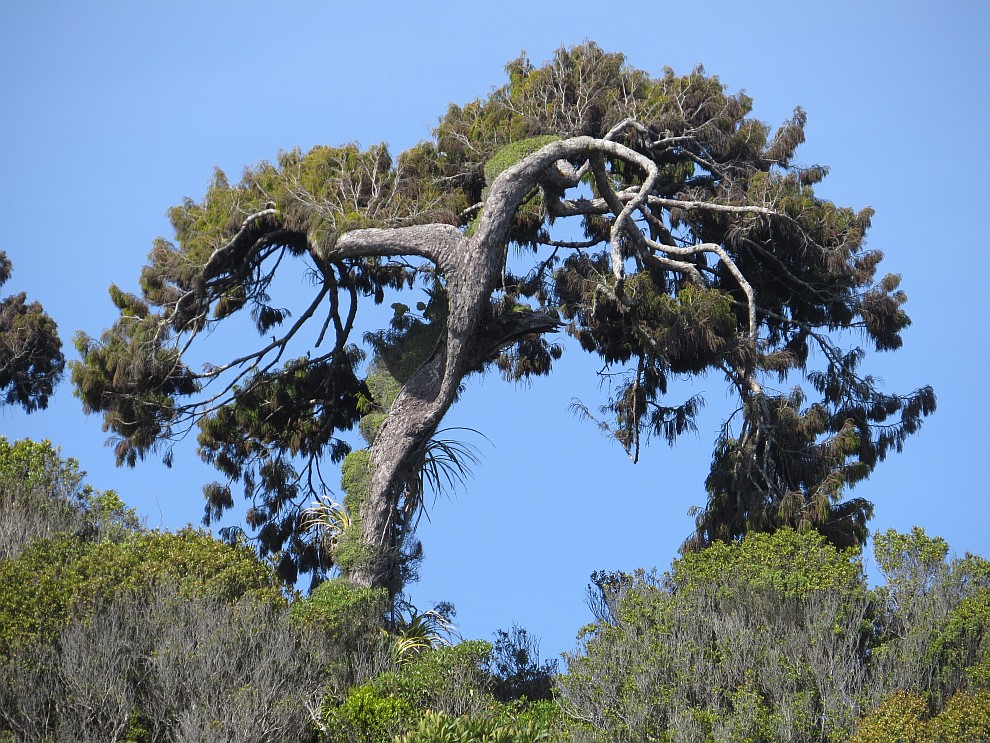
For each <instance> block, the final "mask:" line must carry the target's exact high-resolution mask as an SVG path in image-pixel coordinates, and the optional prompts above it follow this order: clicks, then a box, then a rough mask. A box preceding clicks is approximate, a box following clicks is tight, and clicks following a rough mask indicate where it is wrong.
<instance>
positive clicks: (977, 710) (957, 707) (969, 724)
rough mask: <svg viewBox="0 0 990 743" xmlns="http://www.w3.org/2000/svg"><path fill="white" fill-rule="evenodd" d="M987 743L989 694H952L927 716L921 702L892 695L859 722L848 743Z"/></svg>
mask: <svg viewBox="0 0 990 743" xmlns="http://www.w3.org/2000/svg"><path fill="white" fill-rule="evenodd" d="M984 740H990V692H987V691H982V690H981V691H976V692H963V691H960V692H956V693H955V694H953V695H952V697H950V698H949V700H948V701H947V702H946V705H945V708H944V709H943V710H942V711H941V712H939V713H938V714H937V715H934V716H932V717H929V706H928V704H927V703H926V702H925V700H924V699H923V698H922V697H921V696H919V695H917V694H912V693H910V692H895V693H894V694H892V695H891V696H890V697H889V698H888V699H886V700H885V701H884V702H883V704H881V705H880V706H879V707H877V708H876V709H875V710H873V712H871V713H870V714H869V715H868V716H867V717H866V718H864V719H863V721H862V722H861V723H860V725H859V727H858V728H857V730H856V734H855V735H854V736H853V737H852V738H851V741H852V743H972V742H973V741H984Z"/></svg>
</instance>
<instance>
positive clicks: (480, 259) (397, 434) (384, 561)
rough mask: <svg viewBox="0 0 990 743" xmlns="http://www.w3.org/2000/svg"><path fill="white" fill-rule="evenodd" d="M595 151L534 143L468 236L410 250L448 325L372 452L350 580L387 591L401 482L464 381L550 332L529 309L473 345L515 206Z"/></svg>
mask: <svg viewBox="0 0 990 743" xmlns="http://www.w3.org/2000/svg"><path fill="white" fill-rule="evenodd" d="M598 147H603V148H605V149H609V150H610V149H614V148H615V147H616V145H614V143H611V142H604V141H602V140H594V139H591V138H589V137H575V138H573V139H569V140H562V141H557V142H553V143H551V144H549V145H547V146H545V147H543V148H542V149H540V150H538V151H537V152H535V153H533V154H531V155H529V156H527V157H525V158H524V159H522V160H521V161H520V162H518V163H516V164H515V165H513V166H511V167H509V168H507V169H506V170H505V171H504V172H502V173H501V174H500V175H499V177H498V178H496V179H495V182H494V183H493V184H491V187H490V190H489V194H488V198H487V199H486V201H485V205H484V212H483V214H482V217H481V220H480V222H479V224H478V227H477V230H476V231H475V233H474V235H473V236H472V237H471V238H468V237H466V236H464V235H463V234H461V233H459V232H456V237H454V236H453V235H451V234H449V233H446V234H445V235H444V239H442V240H439V241H438V242H437V244H434V245H430V246H429V248H426V247H425V245H424V243H423V242H419V243H418V244H417V247H418V248H419V250H420V254H421V255H427V254H428V255H429V257H430V259H431V260H433V261H434V262H435V263H436V265H437V268H438V270H439V272H440V274H441V275H442V276H443V277H444V279H445V280H446V289H447V298H448V315H447V327H446V329H445V333H444V336H443V340H442V342H441V343H438V345H437V349H436V351H435V353H434V355H433V356H432V357H431V358H430V359H429V360H428V361H427V362H426V363H425V364H424V365H423V366H422V367H421V368H420V369H419V370H418V371H416V373H415V374H413V376H412V377H411V378H410V379H409V381H408V382H407V383H406V384H405V386H404V387H403V388H402V390H401V391H400V392H399V394H398V396H397V397H396V399H395V402H394V403H393V404H392V407H391V410H390V411H389V415H388V418H387V419H386V421H385V423H384V424H383V425H382V427H381V429H380V430H379V432H378V435H377V437H376V439H375V443H374V445H373V446H372V454H371V466H372V473H371V487H370V490H369V493H368V495H367V498H366V499H365V500H364V502H363V503H362V507H361V527H362V530H363V537H364V542H365V544H366V545H367V546H368V547H369V548H370V551H371V556H370V559H369V560H368V562H367V563H366V564H365V565H364V566H362V568H360V569H358V570H355V571H354V572H352V573H351V574H350V575H349V578H350V579H351V580H352V581H354V582H355V583H358V584H360V585H365V586H379V587H386V588H389V590H392V591H394V590H396V587H397V586H398V583H399V578H398V570H399V568H400V554H399V551H400V549H401V546H402V545H401V544H397V543H396V542H397V537H396V535H397V530H396V526H397V525H396V524H395V523H394V520H395V518H396V511H397V507H398V505H399V503H400V500H401V498H402V495H403V490H404V488H405V487H406V483H407V482H408V481H409V478H410V477H412V476H413V475H414V473H415V469H416V467H417V466H419V465H420V464H421V462H420V461H419V454H420V452H421V447H422V446H423V445H424V444H425V443H426V442H427V441H428V440H429V439H430V437H431V436H433V434H434V433H435V432H436V430H437V427H438V426H439V424H440V421H441V420H442V418H443V416H444V414H445V413H446V412H447V410H448V409H449V408H450V406H451V404H453V402H454V398H455V397H456V395H457V390H458V388H459V387H460V384H461V380H462V379H463V378H464V376H465V375H466V374H468V373H469V372H470V371H471V370H472V369H475V368H477V367H478V365H479V364H481V363H483V362H484V361H487V360H489V359H491V358H493V357H494V355H495V353H497V351H498V350H499V349H500V348H502V347H504V346H505V345H507V344H508V343H510V342H512V341H514V340H517V339H518V338H520V337H522V336H523V335H527V334H532V333H541V332H548V331H551V330H554V329H556V328H557V327H558V326H559V322H558V321H557V320H556V319H554V318H551V317H549V316H547V315H540V314H537V313H533V314H532V315H530V316H528V317H527V316H523V317H520V318H518V319H517V320H513V321H509V322H506V323H504V324H502V325H501V326H500V328H499V330H498V332H497V333H496V335H495V337H494V339H492V338H489V339H487V340H486V341H485V343H484V347H480V346H479V344H480V341H479V339H480V335H481V334H480V333H479V329H480V328H481V324H482V320H483V318H484V316H485V313H486V311H487V310H488V308H489V302H490V298H491V293H492V290H493V289H494V288H495V287H496V286H497V282H498V279H499V277H500V276H501V273H502V270H503V269H504V265H505V258H506V250H507V244H508V238H509V228H510V226H511V224H512V220H513V217H514V215H515V213H516V210H517V209H518V208H519V205H520V204H521V203H522V201H523V200H524V199H525V198H526V197H527V195H528V194H529V193H530V192H531V191H532V189H533V188H535V187H536V186H537V185H538V183H539V181H540V179H541V178H542V177H543V176H544V174H545V173H547V169H548V168H550V167H551V166H553V165H554V163H556V162H557V161H559V160H561V159H569V158H573V157H575V156H578V155H581V154H583V153H585V152H587V151H588V150H589V149H596V148H598ZM620 147H621V146H620ZM622 149H623V150H624V149H625V148H622ZM413 229H416V228H407V232H406V234H407V233H408V232H409V231H410V230H413ZM448 229H450V230H453V228H448ZM390 232H392V231H390V230H361V231H357V232H356V233H348V234H347V235H345V236H344V237H343V238H342V239H341V241H340V242H339V243H338V248H340V247H341V244H342V243H343V244H345V245H351V244H360V243H362V242H364V240H363V239H362V238H363V236H362V233H374V235H373V238H374V241H375V242H376V243H377V246H378V247H379V248H380V247H381V243H382V242H387V241H388V234H389V233H390ZM398 233H399V231H395V234H398ZM457 238H459V239H457ZM427 242H428V241H427ZM348 249H349V250H353V248H348ZM357 252H359V251H355V254H357ZM396 252H400V251H399V250H396Z"/></svg>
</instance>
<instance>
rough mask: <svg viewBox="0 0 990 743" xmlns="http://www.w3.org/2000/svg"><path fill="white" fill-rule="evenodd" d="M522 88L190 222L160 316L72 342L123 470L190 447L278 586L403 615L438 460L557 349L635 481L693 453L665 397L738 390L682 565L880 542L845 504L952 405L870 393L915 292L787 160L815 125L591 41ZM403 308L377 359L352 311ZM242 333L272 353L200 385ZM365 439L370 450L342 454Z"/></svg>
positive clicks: (298, 171) (256, 353)
mask: <svg viewBox="0 0 990 743" xmlns="http://www.w3.org/2000/svg"><path fill="white" fill-rule="evenodd" d="M506 72H507V76H508V80H507V82H506V83H505V84H503V85H502V86H501V87H498V88H496V89H495V90H493V91H492V92H491V93H490V94H489V95H488V96H486V97H484V98H479V99H477V100H475V101H472V102H470V103H467V104H464V105H456V104H452V105H451V106H450V107H449V109H448V110H447V112H446V113H445V114H444V115H443V117H442V118H441V119H440V121H439V123H438V124H437V126H436V128H435V130H434V132H433V137H432V138H431V139H430V140H428V141H424V142H421V143H419V144H418V145H416V146H414V147H412V148H410V149H409V150H407V151H405V152H402V153H399V154H397V155H393V153H391V152H390V151H389V149H388V147H387V146H386V145H384V144H380V145H374V146H371V147H369V148H367V149H362V148H360V147H359V146H357V145H355V144H346V145H341V146H317V147H314V148H312V149H311V150H309V151H307V152H302V151H300V150H291V151H287V152H284V153H283V154H281V155H280V156H279V158H278V159H277V161H276V162H273V163H269V162H263V163H260V164H258V165H257V166H255V167H253V168H249V169H248V170H246V171H245V173H244V176H243V177H242V179H241V180H240V181H239V182H238V183H235V184H232V183H230V182H229V180H228V179H227V178H226V176H225V175H224V174H223V173H221V172H219V171H217V172H216V174H215V176H214V179H213V181H212V183H211V185H210V187H209V189H208V191H207V193H206V196H205V197H204V198H203V199H202V200H200V201H196V200H192V199H186V200H184V201H183V202H182V203H181V204H179V205H177V206H175V207H173V208H172V209H171V210H170V212H169V217H170V220H171V223H172V226H173V229H174V236H173V238H171V239H164V238H160V239H158V240H156V241H155V242H154V244H153V247H152V250H151V252H150V253H149V258H148V265H147V266H146V267H145V269H144V271H143V272H142V275H141V278H140V293H139V294H133V293H128V292H126V291H123V290H121V289H120V288H118V287H116V286H113V287H111V289H110V294H111V298H112V300H113V302H114V304H115V305H116V306H117V307H118V309H119V311H120V317H119V319H118V320H117V321H116V322H115V324H114V325H113V326H112V327H111V328H109V329H107V330H106V331H104V332H103V333H102V334H101V335H100V336H99V337H98V338H93V337H89V336H87V335H85V334H80V335H79V336H78V337H77V348H78V350H79V352H80V355H81V357H82V360H81V361H80V362H78V363H76V364H74V365H73V368H72V377H73V382H74V384H75V387H76V394H77V395H78V396H79V397H80V398H81V399H82V401H83V404H84V407H85V409H86V410H87V411H88V412H92V413H101V414H102V415H103V418H104V426H105V428H106V429H107V430H109V431H111V432H112V433H113V434H114V436H115V437H116V456H117V460H118V462H119V463H126V464H130V465H134V464H135V463H136V462H137V460H138V459H140V458H143V457H144V456H146V455H148V454H149V453H152V452H160V453H162V454H163V455H164V457H165V459H166V461H170V459H171V457H172V450H171V448H170V444H171V442H172V441H173V440H174V439H176V438H177V437H181V436H182V435H184V434H185V433H187V432H188V431H190V430H193V429H195V430H197V432H198V433H197V436H198V442H199V451H200V454H201V456H202V457H203V459H204V460H205V461H207V462H209V463H211V464H213V465H215V466H216V468H217V469H218V471H219V472H220V473H221V476H222V479H221V481H219V482H216V483H213V484H210V485H208V486H207V487H206V488H205V495H206V499H207V503H206V518H207V521H210V520H213V519H216V518H218V517H219V516H220V515H222V514H223V512H225V511H226V510H227V509H229V508H231V507H232V506H233V503H234V496H233V489H234V488H238V487H239V488H241V489H242V490H243V494H244V496H245V497H246V499H247V501H248V504H249V508H248V511H247V516H246V521H247V523H246V526H247V528H248V530H249V532H250V533H251V534H252V535H253V536H254V537H255V538H256V539H257V543H258V545H259V548H260V551H261V553H262V555H267V556H269V557H271V558H272V559H274V560H275V562H276V563H277V564H278V567H279V572H280V574H281V575H282V576H283V578H285V579H287V580H290V581H292V580H295V579H296V577H297V576H298V574H299V573H300V572H303V573H310V574H312V575H313V577H314V580H315V581H317V582H318V581H319V580H320V579H322V578H323V577H325V576H326V575H329V574H331V573H332V571H333V570H335V569H336V570H338V571H340V573H342V574H343V575H344V576H345V577H346V578H347V579H348V580H350V581H351V582H353V583H355V584H357V585H360V586H366V587H383V588H386V589H388V591H389V592H390V593H392V594H395V593H397V592H399V591H401V588H402V585H403V584H404V582H405V581H406V580H408V579H409V578H410V577H411V576H412V575H414V571H415V562H416V560H417V559H418V557H419V555H420V554H421V548H420V546H419V544H418V542H417V541H416V539H415V526H416V523H417V520H418V518H419V516H420V514H421V512H422V507H423V502H424V494H425V492H426V491H427V490H429V489H430V488H431V487H432V488H437V487H442V486H443V484H444V482H445V481H446V482H449V481H450V479H451V478H453V479H456V478H457V477H458V476H459V475H460V474H461V473H462V472H463V468H464V466H465V456H466V453H465V450H464V449H459V448H457V447H456V445H454V446H452V445H451V444H450V443H449V442H444V441H442V440H439V439H438V438H437V436H436V434H437V431H438V428H439V426H440V424H441V421H442V419H443V416H444V415H445V413H446V412H447V411H448V409H449V408H450V406H451V405H452V404H453V403H454V402H455V400H456V398H457V396H458V393H459V391H460V390H461V388H462V385H463V383H464V380H465V379H466V378H467V377H468V376H470V375H471V374H475V373H482V372H485V371H486V370H490V369H492V368H493V367H494V368H495V369H497V370H498V371H499V372H500V373H501V374H502V375H503V376H504V377H505V378H507V379H509V380H524V379H526V378H528V377H531V376H533V375H545V374H550V373H551V372H552V369H553V367H554V365H555V364H556V363H558V362H559V361H560V360H561V357H562V353H563V350H564V347H565V344H564V343H562V342H561V339H560V334H561V333H566V334H567V335H569V336H571V337H572V338H574V339H576V341H577V344H576V345H578V346H579V347H580V348H581V349H583V350H584V351H587V352H589V353H593V354H596V355H597V356H599V357H600V358H601V359H602V361H603V363H604V364H605V371H606V372H607V373H608V374H610V375H612V376H613V378H616V377H619V378H621V380H622V381H621V383H620V384H618V385H614V386H613V387H612V390H613V392H612V396H611V397H610V399H609V400H608V401H607V402H606V404H605V405H604V406H603V408H602V409H601V410H592V409H588V408H582V409H580V410H579V412H581V413H583V414H584V415H585V416H587V417H589V418H592V419H594V420H595V421H597V422H599V423H600V424H602V425H604V426H605V427H606V428H607V429H608V430H609V431H610V433H611V435H612V436H614V438H615V439H616V440H617V441H618V442H619V443H620V444H621V445H622V446H623V447H624V448H625V449H626V450H627V451H628V452H629V454H630V456H631V457H632V458H633V459H637V458H638V457H639V455H640V450H641V446H642V444H644V443H646V442H647V441H648V440H649V439H651V438H659V439H661V440H665V441H667V442H670V443H674V441H675V440H676V439H677V437H678V436H680V435H681V434H683V433H684V432H686V431H691V430H693V429H694V420H695V417H696V415H697V413H698V410H699V408H700V407H701V405H702V404H703V400H701V399H700V397H697V396H692V397H689V398H688V399H686V400H682V399H669V395H668V394H667V392H668V385H669V382H670V380H671V379H672V378H674V377H675V376H697V375H702V374H706V373H717V374H719V375H721V376H723V377H724V378H725V380H726V381H727V384H728V385H729V387H730V389H731V390H732V391H733V393H734V398H735V406H736V409H735V412H734V413H733V414H732V415H731V416H730V417H729V418H728V420H726V421H725V425H724V427H723V429H722V433H721V435H720V436H719V437H718V440H717V441H716V442H715V450H714V454H713V459H712V466H711V470H710V472H709V473H708V476H707V479H706V488H707V492H708V503H707V505H706V506H705V507H704V508H703V509H701V510H700V512H699V513H698V514H697V521H696V528H695V530H694V532H693V534H691V535H690V536H689V537H688V539H687V540H686V542H685V549H686V550H688V551H690V550H696V549H700V548H703V547H705V546H707V545H711V544H713V543H718V542H734V541H736V540H738V539H739V538H741V537H742V536H743V535H745V534H747V533H750V532H773V531H775V530H777V529H780V528H783V527H793V528H795V529H798V530H800V531H807V530H813V531H816V532H819V533H820V534H821V535H823V536H824V538H826V539H827V540H828V541H829V542H830V543H831V544H833V545H835V546H836V547H840V548H843V547H848V546H856V545H861V544H862V543H863V541H864V540H865V538H866V534H867V529H866V524H867V521H868V519H869V518H870V516H871V514H872V505H871V504H870V503H869V502H868V501H866V500H865V499H862V498H855V497H850V496H849V492H848V491H849V488H851V487H852V486H853V485H855V484H856V483H857V482H860V481H861V480H863V479H864V478H866V477H868V476H869V474H870V473H871V472H872V471H873V469H874V468H875V467H876V465H877V464H878V463H879V462H880V461H882V460H884V459H885V458H886V456H887V455H888V454H889V453H891V452H895V451H900V450H901V448H902V447H903V445H904V442H905V440H906V439H907V437H908V436H910V435H911V434H912V433H914V432H916V431H917V430H918V428H919V427H920V425H921V422H922V419H923V417H924V416H926V415H928V414H930V413H931V412H933V411H934V409H935V395H934V392H933V391H932V389H931V388H930V387H921V388H919V389H916V390H914V391H911V392H908V393H906V394H899V393H889V392H885V391H883V390H881V388H880V386H879V384H878V382H877V380H875V379H874V378H873V377H871V376H870V375H869V374H868V373H866V372H865V371H864V370H863V367H864V360H865V357H866V352H867V349H873V350H877V351H892V350H896V349H897V348H899V347H900V346H901V343H902V338H901V333H902V331H903V330H904V328H906V327H907V326H908V324H909V322H910V321H909V318H908V316H907V314H906V312H905V311H904V308H903V305H904V303H905V301H906V295H905V294H904V292H903V291H902V290H901V289H900V288H899V287H900V279H899V277H898V276H897V275H896V274H891V273H886V274H883V273H880V272H879V270H878V269H879V264H880V262H881V260H882V258H883V256H882V254H881V253H880V252H879V251H877V250H868V249H867V248H866V247H865V243H864V240H865V235H866V231H867V229H868V227H869V224H870V218H871V216H872V212H871V210H870V209H868V208H863V209H859V210H857V209H853V208H849V207H845V206H840V205H837V204H835V203H833V202H831V201H828V200H825V199H822V198H820V197H818V196H817V195H816V194H815V190H814V189H815V186H816V185H817V184H818V183H820V182H821V181H822V179H823V178H825V177H826V175H827V173H828V169H827V168H826V167H824V166H820V165H810V166H805V165H801V164H800V163H799V161H798V160H797V159H796V152H797V148H798V146H799V145H800V144H801V143H802V142H803V141H804V127H805V123H806V115H805V113H804V112H803V111H802V110H801V109H800V108H798V109H795V111H794V115H793V117H792V118H791V119H789V120H788V121H786V122H784V123H783V124H782V125H781V126H779V127H778V128H776V129H773V128H772V127H770V126H768V125H767V124H765V123H763V122H761V121H759V120H758V119H755V118H753V117H752V116H751V113H752V109H753V101H752V100H751V99H750V98H749V97H748V96H746V95H745V94H744V93H735V94H733V93H730V92H727V91H726V89H725V86H724V85H722V84H721V82H720V81H719V80H718V78H717V77H715V76H711V75H708V74H707V73H706V72H705V71H704V70H703V69H702V68H700V67H699V68H696V69H695V70H693V71H692V72H691V73H689V74H686V75H677V74H675V73H674V72H673V71H672V70H670V69H664V70H662V71H661V72H660V74H659V75H657V76H653V75H651V74H650V73H647V72H645V71H642V70H638V69H635V68H633V67H631V66H629V65H628V64H627V63H626V61H625V59H624V57H623V56H622V55H621V54H615V53H607V52H605V51H603V50H602V49H600V48H599V47H598V46H596V45H595V44H593V43H586V44H583V45H580V46H576V47H572V48H568V49H560V50H558V52H557V53H556V54H555V55H554V57H553V59H551V60H550V61H549V62H547V63H545V64H544V65H542V66H536V65H534V64H532V63H531V62H530V61H529V60H528V59H526V58H525V57H524V56H523V57H520V58H518V59H516V60H514V61H512V62H510V63H509V64H508V65H507V67H506ZM292 261H300V262H302V264H303V265H304V266H305V269H306V271H307V275H308V276H309V278H310V279H311V281H310V286H311V289H310V294H309V296H308V297H307V298H306V299H305V301H303V302H302V304H301V305H300V306H299V307H295V308H289V307H283V306H281V305H279V304H277V303H275V302H274V301H273V300H272V287H273V282H275V281H276V277H277V276H279V275H280V274H281V273H282V272H284V270H285V265H286V264H288V263H289V262H292ZM393 299H394V300H395V301H394V302H393V303H392V307H393V309H394V311H395V312H394V318H393V319H392V321H391V322H390V323H389V324H388V325H387V326H386V327H383V328H380V329H378V330H377V331H374V332H371V333H368V334H366V335H365V336H364V337H363V338H361V337H359V331H358V330H357V329H358V328H359V327H361V326H360V323H359V321H358V316H359V310H360V309H361V308H362V307H364V306H365V305H366V304H368V303H376V304H381V303H384V302H386V301H391V300H393ZM237 317H244V318H245V320H247V322H248V323H249V324H250V325H251V326H253V328H254V331H255V340H254V342H253V343H249V342H248V338H247V337H246V335H245V337H244V338H243V344H244V345H243V350H242V351H241V352H239V353H238V354H237V355H235V356H233V357H230V358H223V359H215V360H212V361H211V362H209V363H206V364H202V363H200V362H199V361H197V362H195V363H193V361H191V358H193V357H195V358H196V359H201V358H202V354H203V350H202V349H201V346H202V345H203V342H204V341H205V340H206V337H207V336H209V335H210V334H211V332H212V331H213V330H214V329H216V328H218V327H220V326H221V325H223V326H226V325H227V324H229V323H232V322H236V320H235V318H237ZM238 327H243V326H238ZM354 427H359V429H360V432H361V434H362V436H363V437H364V439H365V440H366V442H367V445H368V448H367V449H362V450H357V451H352V450H351V447H350V446H349V445H348V444H347V443H346V441H345V440H344V439H343V438H342V436H343V434H344V432H346V431H349V430H351V429H352V428H354ZM328 463H334V464H340V465H341V470H342V481H343V482H342V490H343V497H342V498H341V499H340V502H338V501H337V500H335V499H334V497H333V496H334V494H335V493H334V485H335V483H334V482H333V481H332V478H328V477H327V476H326V472H327V464H328ZM328 480H329V481H328ZM314 499H316V500H317V501H318V502H319V503H320V506H319V507H317V508H313V507H307V505H308V504H310V503H312V502H313V501H314ZM235 531H237V530H235ZM228 536H230V537H231V538H235V536H236V535H235V534H233V533H232V532H231V531H229V530H228Z"/></svg>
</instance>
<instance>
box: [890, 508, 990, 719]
mask: <svg viewBox="0 0 990 743" xmlns="http://www.w3.org/2000/svg"><path fill="white" fill-rule="evenodd" d="M874 553H875V557H876V562H877V565H878V567H879V568H880V570H881V572H882V573H883V575H884V577H885V579H886V582H885V584H884V585H882V586H880V587H878V588H877V589H876V591H875V597H876V604H877V616H876V619H875V625H876V634H877V636H876V639H875V640H874V644H875V646H876V647H875V648H874V651H873V654H874V657H875V662H876V663H877V665H879V666H880V667H882V668H883V672H882V675H883V677H884V678H886V679H887V683H888V684H889V688H890V689H901V690H905V691H911V692H915V693H920V694H923V695H925V696H926V697H927V698H928V700H929V702H930V703H931V704H933V705H935V706H936V707H937V706H940V705H941V704H943V703H944V701H945V700H946V699H948V698H949V697H950V696H951V695H952V694H953V693H954V692H956V691H958V690H960V689H962V688H964V687H965V686H966V685H967V682H968V681H972V682H974V683H976V684H977V685H978V684H979V683H980V679H981V678H982V676H981V669H982V668H983V665H984V664H986V663H987V660H988V659H990V562H988V561H987V560H985V559H983V558H981V557H977V556H974V555H966V556H964V557H962V558H952V559H949V558H948V554H949V546H948V544H946V542H945V540H944V539H941V538H940V537H929V536H928V535H927V534H926V533H925V531H924V530H923V529H921V528H918V527H915V528H914V529H912V531H911V533H910V534H898V533H897V532H894V531H887V532H884V533H882V534H877V535H876V537H875V538H874Z"/></svg>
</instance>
